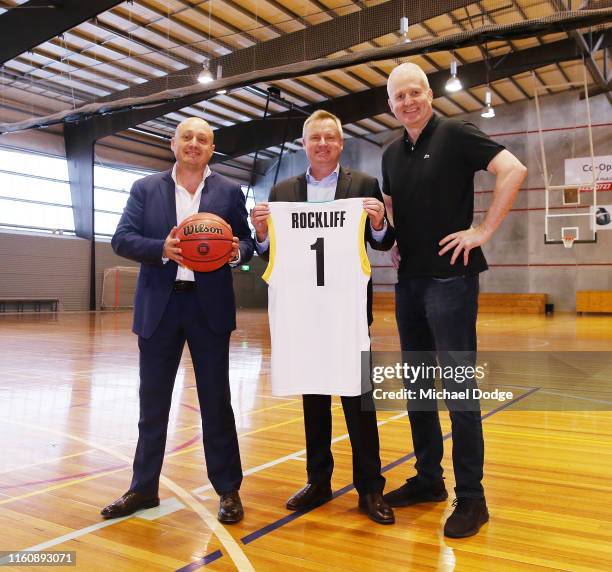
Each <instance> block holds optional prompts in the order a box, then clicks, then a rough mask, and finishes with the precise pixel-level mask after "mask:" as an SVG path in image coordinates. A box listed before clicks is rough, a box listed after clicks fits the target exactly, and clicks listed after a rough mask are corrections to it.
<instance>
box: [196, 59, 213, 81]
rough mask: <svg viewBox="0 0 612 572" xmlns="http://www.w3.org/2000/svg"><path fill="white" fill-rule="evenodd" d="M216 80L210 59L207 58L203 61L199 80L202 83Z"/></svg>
mask: <svg viewBox="0 0 612 572" xmlns="http://www.w3.org/2000/svg"><path fill="white" fill-rule="evenodd" d="M214 80H215V78H214V77H213V74H212V73H211V71H210V60H209V59H208V58H206V59H205V60H204V61H203V62H202V71H201V72H200V73H199V75H198V81H199V82H200V83H210V82H211V81H214Z"/></svg>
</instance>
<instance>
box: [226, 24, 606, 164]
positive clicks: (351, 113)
mask: <svg viewBox="0 0 612 572" xmlns="http://www.w3.org/2000/svg"><path fill="white" fill-rule="evenodd" d="M608 46H612V31H609V32H607V33H606V35H605V37H604V40H603V42H602V47H608ZM581 56H582V54H581V52H580V50H578V48H577V46H576V43H575V42H574V40H572V39H566V40H560V41H558V42H551V43H549V44H544V45H541V46H536V47H534V48H528V49H525V50H520V51H519V52H512V53H509V54H505V55H503V56H497V57H492V58H491V59H490V60H489V73H488V77H489V81H497V80H500V79H505V78H508V77H510V76H513V75H516V74H520V73H523V72H526V71H530V70H533V69H537V68H540V67H544V66H547V65H550V64H553V63H556V62H563V61H570V60H575V59H579V58H580V57H581ZM460 73H461V82H462V83H463V86H464V88H471V87H476V86H478V85H483V84H485V83H486V81H487V63H486V62H484V61H479V62H474V63H468V64H465V65H463V66H461V70H460ZM428 77H429V82H430V85H431V88H432V90H433V92H434V97H436V96H437V97H442V96H443V95H445V92H444V84H445V83H446V80H447V79H448V72H447V71H446V70H442V71H439V72H434V73H431V74H429V76H428ZM316 109H325V110H327V111H329V112H331V113H333V114H334V115H337V116H338V117H339V118H340V119H341V121H342V123H343V124H345V123H353V122H355V121H359V120H361V119H365V118H367V117H370V116H372V115H377V114H379V113H385V112H387V111H388V110H389V107H388V104H387V88H386V86H385V85H383V86H380V87H375V88H373V89H370V90H365V91H360V92H357V93H353V94H351V95H346V96H343V97H338V98H335V99H330V100H327V101H323V102H320V103H315V104H313V105H308V106H306V107H304V108H302V112H300V113H294V114H293V116H291V117H290V116H289V113H288V112H283V113H277V114H273V115H270V116H269V117H268V118H267V119H265V120H254V121H248V122H245V123H241V124H238V125H232V126H230V127H223V128H221V129H218V130H217V131H216V132H215V146H216V148H217V149H218V150H219V151H220V152H221V153H223V155H224V156H226V157H239V156H240V155H245V154H247V153H252V152H253V151H255V150H257V149H265V148H267V147H271V146H272V145H276V144H278V143H280V142H281V141H282V140H283V136H284V134H285V125H286V122H287V121H289V125H288V127H287V140H288V141H291V140H293V139H297V138H298V137H300V136H301V131H302V125H303V123H304V119H305V115H304V112H306V114H310V113H312V112H313V111H315V110H316Z"/></svg>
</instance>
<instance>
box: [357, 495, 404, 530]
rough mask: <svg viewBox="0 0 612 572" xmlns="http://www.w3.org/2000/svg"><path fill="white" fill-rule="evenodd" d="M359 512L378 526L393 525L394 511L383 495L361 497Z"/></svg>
mask: <svg viewBox="0 0 612 572" xmlns="http://www.w3.org/2000/svg"><path fill="white" fill-rule="evenodd" d="M359 510H360V511H361V512H364V513H365V514H367V515H368V517H369V518H370V520H373V521H374V522H377V523H378V524H393V523H394V522H395V515H394V514H393V509H392V508H391V507H390V506H389V505H388V504H387V503H386V501H385V500H384V499H383V496H382V494H381V493H366V494H364V495H360V496H359Z"/></svg>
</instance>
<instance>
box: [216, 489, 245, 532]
mask: <svg viewBox="0 0 612 572" xmlns="http://www.w3.org/2000/svg"><path fill="white" fill-rule="evenodd" d="M243 517H244V509H243V508H242V501H241V500H240V495H239V494H238V491H232V492H229V493H223V494H222V495H221V497H220V499H219V514H217V520H218V521H219V522H222V523H223V524H234V523H235V522H240V521H241V520H242V519H243Z"/></svg>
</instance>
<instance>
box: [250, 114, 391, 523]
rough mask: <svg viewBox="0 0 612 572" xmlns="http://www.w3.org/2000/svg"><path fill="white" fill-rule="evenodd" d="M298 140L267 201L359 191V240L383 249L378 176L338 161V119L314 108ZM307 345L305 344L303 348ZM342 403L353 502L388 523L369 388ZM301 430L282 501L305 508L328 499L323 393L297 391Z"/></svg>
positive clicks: (262, 218)
mask: <svg viewBox="0 0 612 572" xmlns="http://www.w3.org/2000/svg"><path fill="white" fill-rule="evenodd" d="M303 141H304V149H305V151H306V156H307V158H308V160H309V162H310V166H309V168H308V170H307V172H306V173H302V174H301V175H299V176H297V177H291V178H289V179H286V180H285V181H282V182H280V183H279V184H278V185H275V186H274V187H273V188H272V190H271V191H270V197H269V201H270V202H271V201H288V202H294V201H308V202H321V201H331V200H334V199H346V198H355V197H363V206H364V209H365V210H366V212H367V213H368V218H369V224H366V231H365V237H364V240H366V241H367V242H368V243H369V244H370V245H371V246H372V248H375V249H376V250H389V249H390V248H391V246H392V245H393V243H394V241H395V234H394V231H393V228H392V227H391V225H390V224H389V223H388V222H387V220H386V218H385V207H384V204H383V202H382V194H381V192H380V188H379V185H378V181H377V180H376V179H375V178H374V177H371V176H369V175H367V174H365V173H360V172H359V171H352V170H349V169H345V168H343V167H340V164H339V162H338V161H339V159H340V154H341V153H342V149H343V136H342V124H341V123H340V120H339V119H338V118H337V117H336V116H335V115H332V114H331V113H328V112H326V111H322V110H319V111H315V112H314V113H313V114H312V115H311V116H310V117H309V118H308V119H307V120H306V122H305V123H304V130H303ZM269 214H270V209H269V207H268V203H266V202H263V203H259V204H258V205H257V206H255V208H254V209H253V210H252V212H251V221H252V223H253V226H254V227H255V233H256V239H257V240H256V248H257V251H258V252H259V254H260V255H261V256H263V257H264V258H267V255H268V249H269V240H268V224H267V218H268V215H269ZM367 311H368V324H371V323H372V282H371V281H370V283H369V284H368V310H367ZM304 351H308V348H304ZM341 399H342V407H343V409H344V416H345V419H346V425H347V428H348V432H349V436H350V440H351V446H352V449H353V481H354V484H355V488H356V489H357V492H358V493H359V508H360V510H361V511H363V512H365V513H366V514H367V515H368V517H369V518H371V519H372V520H373V521H374V522H377V523H380V524H391V523H393V522H394V521H395V519H394V515H393V509H391V507H390V506H389V505H388V504H387V503H386V502H385V501H384V500H383V498H382V491H383V489H384V486H385V478H384V477H383V476H382V474H381V462H380V453H379V441H378V427H377V424H376V412H375V409H374V404H373V402H372V392H371V391H370V392H369V393H366V394H364V395H358V396H355V397H347V396H342V398H341ZM302 400H303V408H304V426H305V433H306V471H307V475H308V482H307V484H306V486H304V487H303V488H302V489H300V490H299V491H298V492H297V493H295V494H294V495H293V496H292V497H291V498H290V499H289V500H288V501H287V505H286V506H287V508H288V509H289V510H305V509H308V508H311V507H313V506H317V505H319V504H321V503H324V502H326V501H328V500H330V499H331V498H332V489H331V476H332V471H333V467H334V460H333V457H332V453H331V427H332V420H331V396H330V395H314V394H310V395H303V396H302Z"/></svg>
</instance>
